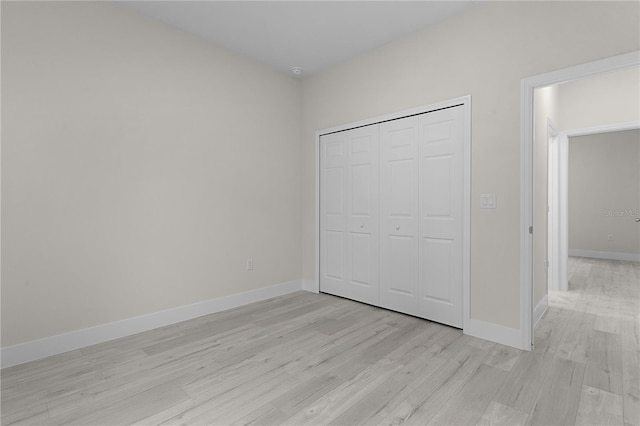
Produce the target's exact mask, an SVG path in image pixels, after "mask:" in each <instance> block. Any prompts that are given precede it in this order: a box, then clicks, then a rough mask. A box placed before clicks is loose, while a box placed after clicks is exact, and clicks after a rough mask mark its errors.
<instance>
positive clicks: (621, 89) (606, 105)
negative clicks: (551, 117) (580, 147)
mask: <svg viewBox="0 0 640 426" xmlns="http://www.w3.org/2000/svg"><path fill="white" fill-rule="evenodd" d="M558 104H559V110H560V116H559V117H558V121H559V123H558V124H559V126H560V128H561V129H562V130H564V131H569V130H576V129H584V128H589V127H597V126H604V125H609V124H617V123H626V122H632V121H635V122H637V121H638V120H640V68H639V67H634V68H629V69H626V70H622V71H617V72H612V73H608V74H604V75H601V76H596V77H591V78H585V79H581V80H576V81H572V82H569V83H564V84H561V85H559V86H558Z"/></svg>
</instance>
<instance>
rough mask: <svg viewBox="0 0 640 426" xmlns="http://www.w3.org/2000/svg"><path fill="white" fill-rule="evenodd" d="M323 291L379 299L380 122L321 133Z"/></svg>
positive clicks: (373, 302) (321, 275) (321, 258)
mask: <svg viewBox="0 0 640 426" xmlns="http://www.w3.org/2000/svg"><path fill="white" fill-rule="evenodd" d="M320 154H321V157H320V211H321V214H320V247H321V249H320V291H323V292H326V293H330V294H335V295H337V296H342V297H347V298H350V299H354V300H358V301H361V302H366V303H371V304H378V299H379V295H378V233H379V230H378V228H379V226H378V191H379V188H378V173H379V171H378V155H379V154H378V126H377V125H374V126H367V127H363V128H359V129H353V130H348V131H344V132H338V133H333V134H330V135H323V136H322V137H321V138H320Z"/></svg>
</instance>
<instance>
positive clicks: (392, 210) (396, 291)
mask: <svg viewBox="0 0 640 426" xmlns="http://www.w3.org/2000/svg"><path fill="white" fill-rule="evenodd" d="M380 223H381V235H380V238H381V241H380V305H381V306H383V307H385V308H388V309H393V310H396V311H400V312H405V313H409V314H412V315H417V314H418V298H419V288H418V286H419V276H418V262H419V258H418V243H419V240H418V120H417V118H415V117H409V118H404V119H401V120H394V121H389V122H386V123H381V124H380Z"/></svg>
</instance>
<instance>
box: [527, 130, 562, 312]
mask: <svg viewBox="0 0 640 426" xmlns="http://www.w3.org/2000/svg"><path fill="white" fill-rule="evenodd" d="M547 144H548V161H547V165H548V167H547V177H548V179H547V190H548V206H549V211H548V215H547V218H548V220H547V247H548V252H547V261H548V262H549V265H548V270H547V276H548V279H547V283H548V284H547V294H548V290H555V291H567V290H568V285H569V280H568V277H567V268H568V264H567V259H568V257H569V253H568V251H569V223H568V211H569V195H568V179H569V178H568V173H569V145H568V139H567V134H566V133H564V132H562V131H560V130H558V128H557V127H556V126H555V125H554V123H553V121H551V119H550V118H547ZM534 311H535V309H534ZM534 322H535V318H534Z"/></svg>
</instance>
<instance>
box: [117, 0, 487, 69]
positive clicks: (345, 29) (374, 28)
mask: <svg viewBox="0 0 640 426" xmlns="http://www.w3.org/2000/svg"><path fill="white" fill-rule="evenodd" d="M477 1H479V0H475V1H474V0H471V1H125V2H119V3H120V4H122V5H123V6H125V7H128V8H132V9H134V10H136V11H137V12H139V13H141V14H143V15H146V16H150V17H152V18H156V19H159V20H161V21H163V22H165V23H167V24H170V25H173V26H175V27H178V28H180V29H182V30H184V31H186V32H189V33H192V34H195V35H197V36H199V37H202V38H203V39H205V40H208V41H211V42H213V43H215V44H217V45H219V46H222V47H224V48H226V49H229V50H231V51H234V52H237V53H240V54H242V55H244V56H247V57H249V58H252V59H254V60H256V61H258V62H260V63H263V64H266V65H268V66H271V67H273V68H276V69H278V70H281V71H284V72H287V73H289V72H290V70H291V67H302V68H303V69H304V74H303V76H309V75H312V74H314V73H317V72H319V71H321V70H323V69H326V68H328V67H330V66H332V65H335V64H338V63H340V62H343V61H346V60H348V59H350V58H353V57H355V56H357V55H360V54H362V53H364V52H367V51H370V50H373V49H375V48H377V47H380V46H382V45H384V44H386V43H389V42H391V41H393V40H396V39H399V38H401V37H404V36H406V35H408V34H410V33H412V32H415V31H417V30H419V29H422V28H425V27H427V26H429V25H433V24H435V23H438V22H440V21H442V20H444V19H446V18H448V17H450V16H452V15H454V14H456V13H460V12H462V11H464V10H466V9H468V8H469V7H472V6H473V5H474V4H476V3H477Z"/></svg>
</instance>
